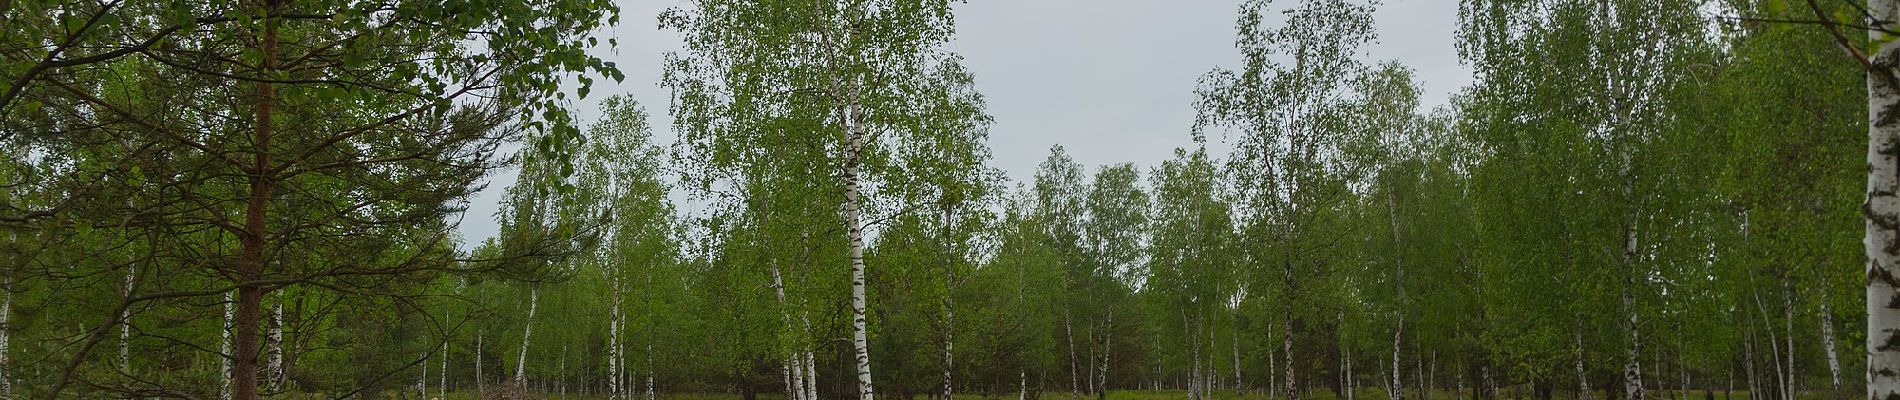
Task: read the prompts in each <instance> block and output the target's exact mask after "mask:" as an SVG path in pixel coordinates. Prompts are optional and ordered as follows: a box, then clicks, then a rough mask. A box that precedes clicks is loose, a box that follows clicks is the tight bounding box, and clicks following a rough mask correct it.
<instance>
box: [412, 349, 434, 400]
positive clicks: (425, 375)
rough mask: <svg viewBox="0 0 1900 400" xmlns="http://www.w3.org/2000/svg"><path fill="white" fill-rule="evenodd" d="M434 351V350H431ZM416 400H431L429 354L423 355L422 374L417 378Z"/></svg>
mask: <svg viewBox="0 0 1900 400" xmlns="http://www.w3.org/2000/svg"><path fill="white" fill-rule="evenodd" d="M431 350H434V349H431ZM416 394H418V395H419V396H417V397H416V398H419V399H427V398H429V354H426V353H425V354H423V355H422V373H421V374H420V375H419V376H417V378H416Z"/></svg>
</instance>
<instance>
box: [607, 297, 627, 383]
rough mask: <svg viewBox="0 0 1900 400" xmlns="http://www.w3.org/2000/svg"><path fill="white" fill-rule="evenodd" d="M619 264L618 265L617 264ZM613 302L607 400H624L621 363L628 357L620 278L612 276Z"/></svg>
mask: <svg viewBox="0 0 1900 400" xmlns="http://www.w3.org/2000/svg"><path fill="white" fill-rule="evenodd" d="M616 264H617V263H616ZM611 280H612V282H610V283H609V284H610V285H612V286H613V287H612V288H611V292H612V293H611V296H612V297H611V300H609V301H612V302H613V304H611V305H609V306H608V307H607V400H622V398H621V396H622V395H624V394H625V392H626V389H625V388H623V387H622V386H621V385H622V384H624V383H626V382H625V378H626V377H625V376H624V375H623V374H621V371H620V368H621V367H620V361H621V360H622V359H623V358H625V357H626V354H625V352H626V349H625V348H623V347H621V346H620V325H621V324H622V323H623V322H621V317H620V276H619V274H618V273H615V274H612V279H611Z"/></svg>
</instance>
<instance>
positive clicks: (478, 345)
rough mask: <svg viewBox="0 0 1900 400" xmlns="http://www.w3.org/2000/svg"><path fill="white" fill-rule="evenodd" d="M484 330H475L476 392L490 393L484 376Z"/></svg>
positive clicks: (477, 393)
mask: <svg viewBox="0 0 1900 400" xmlns="http://www.w3.org/2000/svg"><path fill="white" fill-rule="evenodd" d="M482 336H484V335H483V334H482V331H479V330H477V331H475V394H476V395H486V394H488V383H487V379H483V378H482Z"/></svg>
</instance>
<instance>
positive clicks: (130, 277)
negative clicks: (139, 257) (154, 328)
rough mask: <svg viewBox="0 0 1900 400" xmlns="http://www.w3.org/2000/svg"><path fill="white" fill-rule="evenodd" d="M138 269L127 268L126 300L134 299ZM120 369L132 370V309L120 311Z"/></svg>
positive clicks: (127, 266) (131, 265)
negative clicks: (133, 291)
mask: <svg viewBox="0 0 1900 400" xmlns="http://www.w3.org/2000/svg"><path fill="white" fill-rule="evenodd" d="M138 268H139V267H138V264H137V263H133V264H128V265H126V267H125V293H124V295H125V298H126V299H131V298H132V284H133V282H134V281H135V280H136V279H138ZM119 368H120V370H121V371H131V370H132V309H131V308H130V307H127V308H126V309H124V310H120V311H119Z"/></svg>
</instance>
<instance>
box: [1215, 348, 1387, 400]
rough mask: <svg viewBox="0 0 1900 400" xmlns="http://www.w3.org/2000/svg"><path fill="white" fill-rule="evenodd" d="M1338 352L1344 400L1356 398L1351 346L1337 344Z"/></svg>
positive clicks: (1354, 399) (1356, 391)
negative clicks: (1342, 372)
mask: <svg viewBox="0 0 1900 400" xmlns="http://www.w3.org/2000/svg"><path fill="white" fill-rule="evenodd" d="M1339 353H1340V354H1339V360H1340V363H1341V364H1345V366H1344V368H1341V369H1343V370H1345V371H1346V374H1345V375H1346V376H1342V377H1339V379H1340V381H1341V382H1344V384H1342V385H1341V386H1344V387H1345V388H1346V400H1358V399H1359V396H1358V394H1359V391H1358V390H1357V389H1358V388H1355V387H1353V383H1352V348H1351V347H1347V346H1339ZM1235 360H1236V361H1235V362H1239V361H1238V360H1239V359H1238V358H1235Z"/></svg>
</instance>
